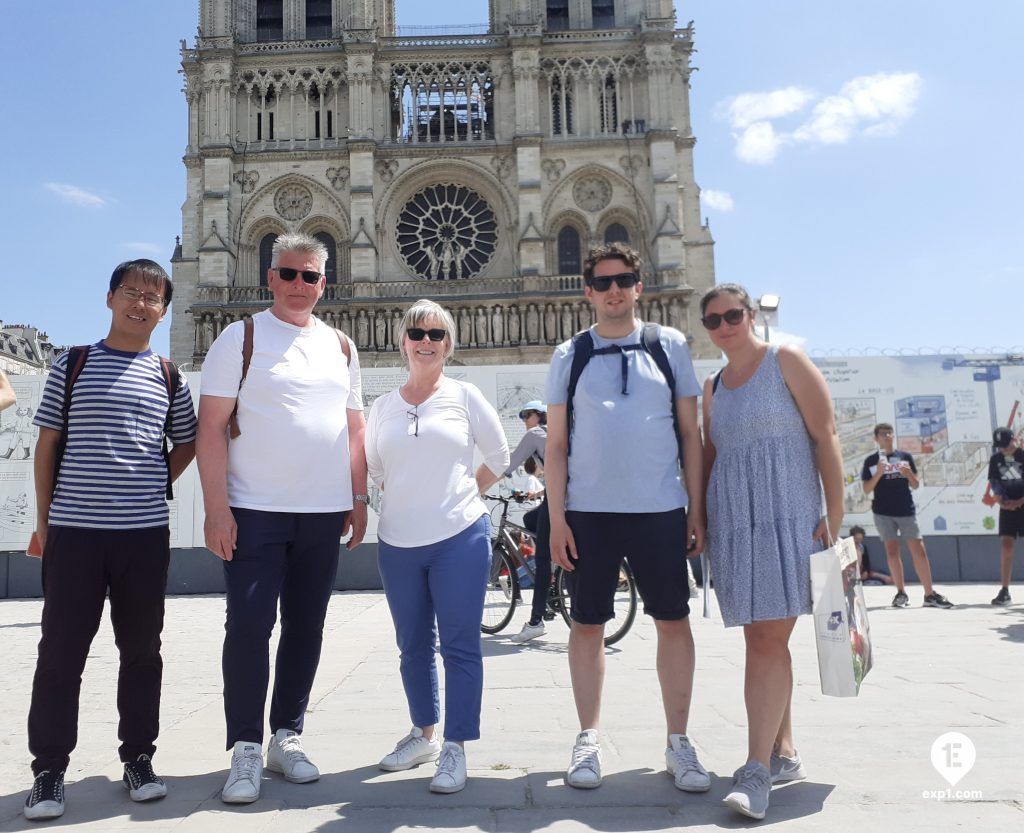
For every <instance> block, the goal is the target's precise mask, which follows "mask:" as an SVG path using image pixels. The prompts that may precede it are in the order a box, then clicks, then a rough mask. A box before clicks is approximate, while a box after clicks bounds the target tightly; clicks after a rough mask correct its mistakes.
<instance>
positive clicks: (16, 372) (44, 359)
mask: <svg viewBox="0 0 1024 833" xmlns="http://www.w3.org/2000/svg"><path fill="white" fill-rule="evenodd" d="M62 352H63V348H62V347H54V346H53V345H52V344H50V341H49V338H48V337H47V335H46V333H41V332H39V330H37V329H36V328H35V327H29V326H27V325H25V324H11V325H6V324H4V323H3V322H2V321H0V370H2V371H3V372H4V373H6V374H7V375H8V376H20V375H22V374H24V373H46V372H47V371H49V369H50V367H51V366H52V365H53V360H54V359H55V358H56V357H57V356H59V355H60V354H61V353H62Z"/></svg>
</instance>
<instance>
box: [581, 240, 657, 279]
mask: <svg viewBox="0 0 1024 833" xmlns="http://www.w3.org/2000/svg"><path fill="white" fill-rule="evenodd" d="M602 260H622V261H625V263H626V265H627V266H628V267H629V268H630V270H631V271H633V272H636V273H637V274H638V275H639V274H640V267H641V266H642V265H643V260H641V259H640V252H638V251H637V250H636V249H634V248H632V247H630V246H627V245H626V244H625V243H606V244H605V245H603V246H596V247H595V248H593V249H591V250H590V251H589V252H587V259H586V260H585V261H584V262H583V280H584V282H586V283H588V284H589V283H590V281H591V279H592V278H593V277H594V267H595V266H597V264H599V263H600V262H601V261H602Z"/></svg>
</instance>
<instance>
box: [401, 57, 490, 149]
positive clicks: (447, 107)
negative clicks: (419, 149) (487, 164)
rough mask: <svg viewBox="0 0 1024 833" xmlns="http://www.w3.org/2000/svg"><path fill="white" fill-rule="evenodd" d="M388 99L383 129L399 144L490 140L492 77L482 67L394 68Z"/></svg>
mask: <svg viewBox="0 0 1024 833" xmlns="http://www.w3.org/2000/svg"><path fill="white" fill-rule="evenodd" d="M390 96H391V107H390V119H389V121H390V125H389V129H390V131H391V133H392V135H393V137H394V138H396V139H398V141H400V142H413V143H419V142H473V141H480V140H483V139H493V138H494V76H493V72H492V70H491V66H490V64H489V63H488V62H486V61H448V62H437V63H434V62H426V61H424V62H416V63H408V64H405V63H403V64H397V65H395V66H394V67H393V68H392V74H391V84H390Z"/></svg>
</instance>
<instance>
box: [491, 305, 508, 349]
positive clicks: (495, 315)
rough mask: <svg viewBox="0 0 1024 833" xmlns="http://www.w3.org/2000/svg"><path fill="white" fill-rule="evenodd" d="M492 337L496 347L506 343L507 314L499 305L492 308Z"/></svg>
mask: <svg viewBox="0 0 1024 833" xmlns="http://www.w3.org/2000/svg"><path fill="white" fill-rule="evenodd" d="M491 337H492V338H493V339H494V345H495V347H500V346H501V345H502V344H504V343H505V313H504V311H503V310H502V308H501V307H500V306H499V305H498V304H495V305H494V306H493V307H491Z"/></svg>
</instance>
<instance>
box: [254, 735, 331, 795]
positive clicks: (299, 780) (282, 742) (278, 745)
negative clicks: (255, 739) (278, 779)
mask: <svg viewBox="0 0 1024 833" xmlns="http://www.w3.org/2000/svg"><path fill="white" fill-rule="evenodd" d="M267 769H269V770H271V771H272V772H280V773H281V774H282V775H284V778H285V780H286V781H291V782H292V783H293V784H308V783H309V782H310V781H316V780H317V779H319V778H320V770H319V769H317V768H316V765H315V764H314V763H313V762H312V761H311V760H309V758H307V757H306V753H305V751H304V750H303V748H302V737H301V736H300V735H298V734H297V733H295V732H293V731H292V730H291V729H278V730H277V731H276V732H275V733H274V737H272V738H271V739H270V746H269V747H267Z"/></svg>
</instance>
